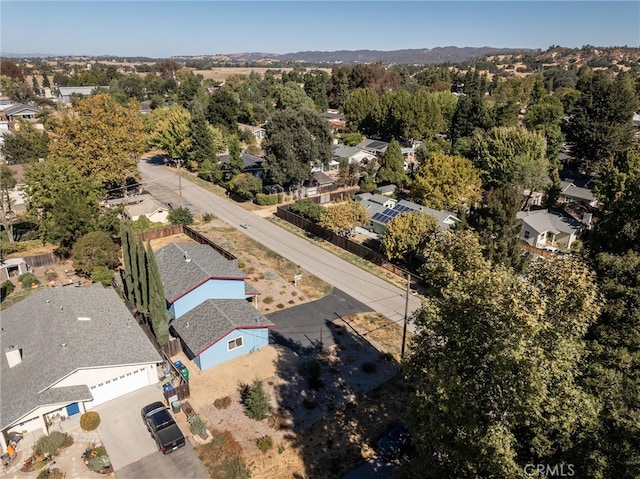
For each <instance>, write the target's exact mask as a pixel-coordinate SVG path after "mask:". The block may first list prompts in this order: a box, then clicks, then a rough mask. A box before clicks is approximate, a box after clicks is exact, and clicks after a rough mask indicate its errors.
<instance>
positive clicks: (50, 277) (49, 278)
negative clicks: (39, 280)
mask: <svg viewBox="0 0 640 479" xmlns="http://www.w3.org/2000/svg"><path fill="white" fill-rule="evenodd" d="M44 277H45V278H46V279H47V281H53V280H55V279H57V278H58V273H56V272H55V271H54V270H52V269H50V270H47V271H45V272H44Z"/></svg>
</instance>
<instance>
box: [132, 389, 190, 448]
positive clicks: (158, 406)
mask: <svg viewBox="0 0 640 479" xmlns="http://www.w3.org/2000/svg"><path fill="white" fill-rule="evenodd" d="M141 414H142V420H143V421H144V423H145V425H146V426H147V430H148V431H149V433H151V437H153V438H154V439H155V441H156V445H157V446H158V449H159V450H160V451H161V452H162V453H163V454H169V453H170V452H172V451H175V450H176V449H178V448H180V447H182V446H184V445H185V439H184V434H182V431H181V430H180V428H179V427H178V425H177V424H176V422H175V421H174V420H173V417H171V414H170V413H169V410H168V409H167V408H166V407H165V405H164V404H162V403H161V402H159V401H158V402H154V403H151V404H148V405H146V406H145V407H143V408H142V411H141Z"/></svg>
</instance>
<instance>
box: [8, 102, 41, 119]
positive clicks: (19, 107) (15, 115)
mask: <svg viewBox="0 0 640 479" xmlns="http://www.w3.org/2000/svg"><path fill="white" fill-rule="evenodd" d="M41 111H42V110H40V108H38V107H37V106H34V105H24V104H22V103H13V104H11V105H10V106H8V107H6V108H4V110H3V111H2V113H3V115H4V116H5V117H6V118H7V120H8V121H9V122H15V121H16V120H30V121H34V120H36V118H37V116H38V114H39V113H40V112H41Z"/></svg>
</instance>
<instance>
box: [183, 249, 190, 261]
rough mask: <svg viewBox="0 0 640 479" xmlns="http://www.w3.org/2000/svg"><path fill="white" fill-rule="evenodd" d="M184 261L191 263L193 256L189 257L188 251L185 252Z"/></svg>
mask: <svg viewBox="0 0 640 479" xmlns="http://www.w3.org/2000/svg"><path fill="white" fill-rule="evenodd" d="M184 262H185V263H191V258H189V253H187V252H186V251H185V252H184Z"/></svg>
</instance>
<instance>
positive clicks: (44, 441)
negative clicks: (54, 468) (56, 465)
mask: <svg viewBox="0 0 640 479" xmlns="http://www.w3.org/2000/svg"><path fill="white" fill-rule="evenodd" d="M66 439H67V435H66V434H63V433H61V432H60V431H51V433H49V435H48V436H41V437H40V439H38V442H37V443H36V451H37V453H39V454H41V455H43V456H45V455H47V454H49V455H50V456H54V455H56V454H57V452H58V449H60V448H61V447H62V446H63V445H64V443H65V441H66Z"/></svg>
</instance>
